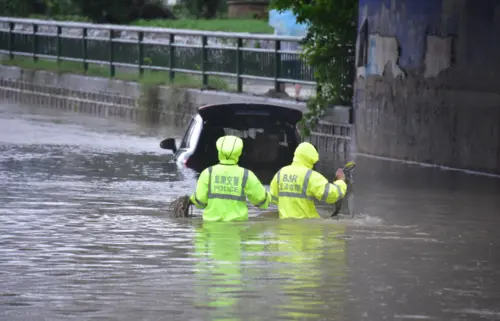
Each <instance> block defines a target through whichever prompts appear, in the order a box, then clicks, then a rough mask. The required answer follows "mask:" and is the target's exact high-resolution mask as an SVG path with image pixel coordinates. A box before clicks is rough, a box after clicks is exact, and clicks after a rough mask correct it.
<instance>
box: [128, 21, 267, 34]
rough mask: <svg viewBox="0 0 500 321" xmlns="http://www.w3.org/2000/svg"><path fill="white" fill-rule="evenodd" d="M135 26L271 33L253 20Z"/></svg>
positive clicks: (261, 23) (174, 22) (154, 22)
mask: <svg viewBox="0 0 500 321" xmlns="http://www.w3.org/2000/svg"><path fill="white" fill-rule="evenodd" d="M132 24H133V25H135V26H142V27H159V28H173V29H191V30H209V31H226V32H250V33H267V34H269V33H273V29H272V28H271V27H270V26H269V24H268V23H267V21H262V20H253V19H213V20H207V19H179V20H163V19H156V20H137V21H134V22H133V23H132Z"/></svg>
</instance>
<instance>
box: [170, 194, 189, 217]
mask: <svg viewBox="0 0 500 321" xmlns="http://www.w3.org/2000/svg"><path fill="white" fill-rule="evenodd" d="M191 205H192V204H191V202H190V200H189V196H187V195H184V196H180V197H178V198H176V199H175V200H173V201H172V202H171V203H170V205H169V206H168V209H167V215H168V216H170V217H173V218H186V217H192V216H193V210H192V207H191Z"/></svg>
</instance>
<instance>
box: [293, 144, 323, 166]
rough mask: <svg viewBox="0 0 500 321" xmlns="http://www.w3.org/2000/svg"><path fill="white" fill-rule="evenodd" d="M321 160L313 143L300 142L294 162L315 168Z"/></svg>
mask: <svg viewBox="0 0 500 321" xmlns="http://www.w3.org/2000/svg"><path fill="white" fill-rule="evenodd" d="M318 160H319V154H318V151H317V150H316V148H314V146H313V145H312V144H311V143H300V144H299V146H297V148H296V149H295V153H294V155H293V163H295V164H300V165H303V166H305V167H307V168H313V166H314V164H316V163H317V162H318Z"/></svg>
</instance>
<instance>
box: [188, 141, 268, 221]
mask: <svg viewBox="0 0 500 321" xmlns="http://www.w3.org/2000/svg"><path fill="white" fill-rule="evenodd" d="M217 148H218V150H219V160H220V162H221V163H220V164H218V165H215V166H211V167H209V168H207V169H205V170H204V171H203V172H202V173H201V174H200V177H199V178H198V182H197V186H196V192H195V193H194V194H193V195H192V196H191V201H192V202H193V204H194V205H195V206H196V207H198V208H202V209H204V211H203V220H205V221H236V220H247V219H248V207H247V203H246V200H247V197H248V200H249V201H250V202H251V203H252V204H253V205H254V206H256V207H258V208H260V209H266V208H267V207H268V206H269V203H270V201H271V196H270V194H269V193H268V192H267V191H266V189H265V188H264V186H263V185H262V183H261V182H260V181H259V179H258V178H257V176H255V174H254V173H253V172H252V171H250V170H248V169H246V168H242V167H240V166H238V165H237V161H238V159H239V156H240V155H241V150H242V149H243V143H242V142H241V139H240V138H238V137H235V136H224V137H221V138H219V140H218V141H217Z"/></svg>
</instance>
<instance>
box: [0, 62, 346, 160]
mask: <svg viewBox="0 0 500 321" xmlns="http://www.w3.org/2000/svg"><path fill="white" fill-rule="evenodd" d="M150 90H151V93H149V94H144V93H145V90H144V88H141V86H140V85H139V84H138V83H136V82H131V81H121V80H115V79H109V78H100V77H86V76H83V75H75V74H57V73H54V72H49V71H42V70H38V71H33V70H23V69H21V68H18V67H8V66H1V65H0V100H7V101H11V102H18V103H24V104H30V105H39V106H44V107H50V108H60V109H64V110H72V111H76V112H84V113H89V114H95V115H96V116H100V117H119V118H122V119H127V120H130V121H147V122H153V123H159V124H165V125H173V126H185V125H186V123H187V122H188V121H189V120H190V118H191V117H192V116H193V115H194V114H195V113H196V111H197V108H198V107H199V106H202V105H207V104H221V103H238V102H250V103H269V104H274V105H280V106H286V107H289V108H296V109H299V110H302V111H305V110H306V109H307V107H306V104H305V103H302V102H296V101H295V100H284V99H275V98H270V97H263V96H257V95H245V94H234V93H227V92H218V91H207V90H205V91H203V90H196V89H184V88H168V87H154V88H150ZM349 118H350V117H349V108H345V107H342V106H339V107H336V108H334V109H332V110H330V111H329V113H328V114H327V115H326V117H325V119H324V120H323V121H322V122H321V123H320V125H319V126H318V128H317V130H316V132H315V133H313V135H312V137H311V138H310V139H309V140H310V141H311V142H313V143H314V144H316V145H317V146H318V149H319V150H320V151H321V152H323V154H322V156H323V158H330V157H329V156H332V155H330V154H339V153H341V154H347V153H349V152H350V140H351V137H350V135H351V131H350V127H351V125H350V124H349Z"/></svg>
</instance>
